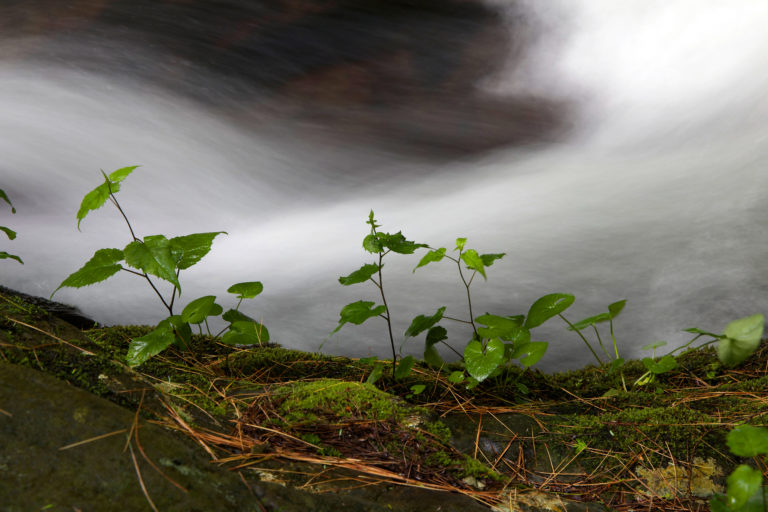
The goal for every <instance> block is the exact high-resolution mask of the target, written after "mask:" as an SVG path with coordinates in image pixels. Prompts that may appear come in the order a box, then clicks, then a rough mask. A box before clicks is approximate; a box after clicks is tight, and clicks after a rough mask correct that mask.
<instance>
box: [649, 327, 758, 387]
mask: <svg viewBox="0 0 768 512" xmlns="http://www.w3.org/2000/svg"><path fill="white" fill-rule="evenodd" d="M764 327H765V317H764V316H763V315H761V314H757V315H752V316H748V317H745V318H739V319H738V320H734V321H733V322H730V323H729V324H728V325H727V326H726V327H725V329H724V330H723V333H722V334H714V333H711V332H708V331H704V330H701V329H699V328H697V327H692V328H690V329H685V332H689V333H691V334H695V335H696V336H694V337H693V339H691V340H690V341H689V342H687V343H685V344H684V345H681V346H679V347H677V348H676V349H674V350H672V351H671V352H669V353H668V354H666V355H665V356H663V357H661V358H660V359H656V349H657V348H660V347H663V346H664V345H666V344H667V342H666V341H657V342H654V343H651V344H649V345H646V346H644V347H643V350H652V351H653V352H652V355H651V357H644V358H643V365H644V366H645V368H646V369H647V370H648V371H647V372H646V373H644V374H643V375H641V376H640V377H639V378H638V379H637V380H636V381H635V385H636V386H642V385H644V384H648V383H650V382H653V381H654V380H655V378H656V376H657V375H661V374H663V373H666V372H669V371H671V370H674V369H675V368H676V367H677V359H676V356H675V352H678V351H681V350H684V352H683V353H686V352H690V351H692V350H698V349H700V348H703V347H705V346H707V345H711V344H713V343H717V358H718V359H719V360H720V362H721V363H722V364H724V365H725V366H736V365H738V364H740V363H742V362H744V361H746V360H747V359H748V358H749V357H750V356H751V355H752V354H753V353H754V352H755V351H756V350H757V348H758V347H759V346H760V340H761V339H762V336H763V329H764ZM702 336H708V337H710V338H712V339H711V340H709V341H706V342H704V343H702V344H700V345H698V346H696V347H691V345H692V344H693V343H694V342H695V341H696V340H698V339H699V338H701V337H702Z"/></svg>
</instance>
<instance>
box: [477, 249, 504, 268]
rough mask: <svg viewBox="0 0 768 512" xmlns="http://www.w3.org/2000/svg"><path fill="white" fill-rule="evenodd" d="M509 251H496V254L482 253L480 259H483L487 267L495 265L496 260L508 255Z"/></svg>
mask: <svg viewBox="0 0 768 512" xmlns="http://www.w3.org/2000/svg"><path fill="white" fill-rule="evenodd" d="M506 255H507V253H505V252H501V253H495V254H481V255H480V259H481V260H482V261H483V265H485V266H486V267H490V266H491V265H493V262H494V261H496V260H500V259H501V258H503V257H504V256H506Z"/></svg>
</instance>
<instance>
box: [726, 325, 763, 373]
mask: <svg viewBox="0 0 768 512" xmlns="http://www.w3.org/2000/svg"><path fill="white" fill-rule="evenodd" d="M764 325H765V317H764V316H763V315H761V314H757V315H752V316H748V317H746V318H741V319H739V320H734V321H733V322H731V323H729V324H728V325H727V326H726V328H725V330H724V331H723V335H724V336H725V338H721V339H720V341H719V342H718V345H717V357H718V359H720V361H721V362H722V363H723V364H724V365H726V366H735V365H737V364H739V363H741V362H743V361H744V360H746V359H747V358H748V357H749V356H751V355H752V354H753V353H754V352H755V350H757V347H758V346H760V338H761V337H762V335H763V327H764Z"/></svg>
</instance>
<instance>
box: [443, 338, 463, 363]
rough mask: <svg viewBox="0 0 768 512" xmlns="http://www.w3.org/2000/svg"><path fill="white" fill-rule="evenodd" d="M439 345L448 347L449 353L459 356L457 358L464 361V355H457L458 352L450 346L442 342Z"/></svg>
mask: <svg viewBox="0 0 768 512" xmlns="http://www.w3.org/2000/svg"><path fill="white" fill-rule="evenodd" d="M440 343H442V344H443V345H445V346H446V347H448V348H449V349H451V352H453V353H454V354H456V355H457V356H459V357H460V358H461V359H462V361H463V360H464V355H462V354H461V353H459V352H458V351H457V350H456V349H455V348H453V347H452V346H450V345H449V344H447V343H446V342H444V341H441V342H440Z"/></svg>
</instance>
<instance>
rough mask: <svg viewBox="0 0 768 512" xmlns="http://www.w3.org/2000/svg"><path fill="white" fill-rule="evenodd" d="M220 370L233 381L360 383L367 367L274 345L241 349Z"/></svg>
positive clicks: (349, 360)
mask: <svg viewBox="0 0 768 512" xmlns="http://www.w3.org/2000/svg"><path fill="white" fill-rule="evenodd" d="M222 369H223V371H224V372H225V373H226V374H227V375H229V376H232V377H236V378H246V379H250V378H257V379H258V380H260V381H262V382H265V381H272V382H279V381H288V380H298V379H313V378H342V379H350V380H361V379H362V378H363V376H364V375H365V374H366V372H367V371H368V368H367V367H366V365H363V364H360V363H358V362H357V361H354V360H352V359H348V358H346V357H332V356H328V355H323V354H314V353H308V352H300V351H298V350H289V349H285V348H281V347H276V346H265V347H259V348H254V349H251V350H241V351H238V352H235V353H233V354H231V355H230V356H228V357H227V358H226V361H225V362H224V364H223V365H222Z"/></svg>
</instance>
